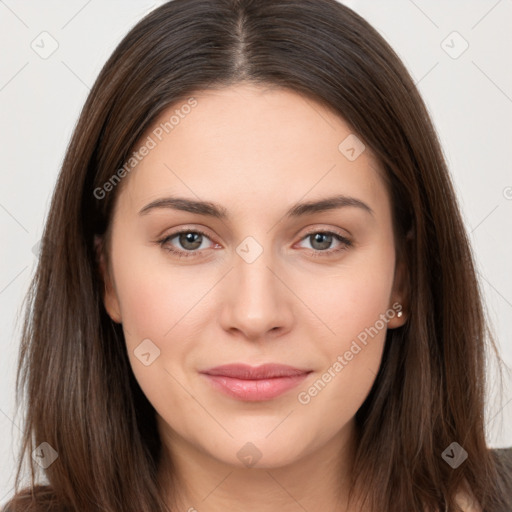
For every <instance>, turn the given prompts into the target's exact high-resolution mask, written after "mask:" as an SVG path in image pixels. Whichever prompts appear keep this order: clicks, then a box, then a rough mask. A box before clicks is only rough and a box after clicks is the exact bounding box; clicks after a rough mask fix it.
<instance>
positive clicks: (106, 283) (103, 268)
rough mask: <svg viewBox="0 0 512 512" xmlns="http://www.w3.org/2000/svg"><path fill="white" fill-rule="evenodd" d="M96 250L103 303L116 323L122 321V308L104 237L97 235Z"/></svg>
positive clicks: (95, 239) (95, 238)
mask: <svg viewBox="0 0 512 512" xmlns="http://www.w3.org/2000/svg"><path fill="white" fill-rule="evenodd" d="M94 252H95V254H96V263H97V266H98V269H99V272H100V276H101V279H102V281H103V304H104V306H105V309H106V311H107V314H108V316H109V317H110V318H111V319H112V320H113V321H114V322H116V323H118V324H120V323H121V308H120V307H119V299H118V297H117V293H116V290H115V287H114V285H113V280H112V277H111V275H110V272H109V268H108V265H107V262H106V257H105V247H104V237H103V236H99V235H95V237H94Z"/></svg>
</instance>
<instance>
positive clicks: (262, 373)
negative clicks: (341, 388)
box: [201, 363, 312, 380]
mask: <svg viewBox="0 0 512 512" xmlns="http://www.w3.org/2000/svg"><path fill="white" fill-rule="evenodd" d="M311 371H312V370H302V369H300V368H294V367H293V366H288V365H283V364H275V363H267V364H263V365H261V366H249V365H247V364H242V363H238V364H225V365H222V366H215V367H214V368H210V369H208V370H203V371H201V373H206V374H207V375H222V376H224V377H232V378H235V379H244V380H257V379H271V378H276V377H293V376H295V375H302V374H304V373H309V372H311Z"/></svg>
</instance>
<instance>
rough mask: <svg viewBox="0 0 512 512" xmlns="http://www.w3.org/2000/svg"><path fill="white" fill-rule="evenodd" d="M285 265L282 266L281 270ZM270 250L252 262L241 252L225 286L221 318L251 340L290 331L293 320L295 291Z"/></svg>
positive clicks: (233, 330) (230, 330) (232, 330)
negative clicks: (293, 291) (271, 255)
mask: <svg viewBox="0 0 512 512" xmlns="http://www.w3.org/2000/svg"><path fill="white" fill-rule="evenodd" d="M279 269H281V270H279ZM284 274H285V272H284V271H283V270H282V268H281V267H280V266H279V265H277V263H276V260H275V259H272V258H271V257H270V251H265V250H264V251H263V252H262V254H261V255H260V256H259V257H258V258H257V259H256V260H255V261H252V262H251V263H249V262H247V261H245V260H244V259H243V258H242V257H239V256H238V255H236V256H235V258H234V268H233V269H232V270H231V272H229V274H228V276H226V279H225V282H224V284H223V289H222V290H221V297H222V299H221V300H222V306H221V312H220V322H221V325H222V327H223V329H225V330H226V331H228V332H232V333H233V332H237V333H239V334H240V335H243V337H245V338H247V339H248V340H251V341H257V340H263V339H266V338H269V337H275V336H277V335H282V334H284V333H285V332H288V331H289V330H290V329H291V327H292V324H293V319H294V314H293V307H294V306H295V307H296V304H295V305H294V303H293V293H292V292H291V291H290V289H289V288H288V287H287V286H286V276H285V275H284Z"/></svg>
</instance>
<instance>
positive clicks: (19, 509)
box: [0, 484, 65, 512]
mask: <svg viewBox="0 0 512 512" xmlns="http://www.w3.org/2000/svg"><path fill="white" fill-rule="evenodd" d="M43 511H44V512H65V508H64V507H63V506H61V505H59V504H58V503H57V500H56V498H55V493H54V491H53V489H52V488H51V486H49V485H42V484H38V485H35V486H34V487H25V488H23V489H21V490H18V491H17V492H16V493H15V494H14V496H12V497H11V499H10V500H9V501H8V502H7V503H4V504H3V505H0V512H43Z"/></svg>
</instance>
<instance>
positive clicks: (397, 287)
mask: <svg viewBox="0 0 512 512" xmlns="http://www.w3.org/2000/svg"><path fill="white" fill-rule="evenodd" d="M389 309H390V310H391V311H394V312H395V315H394V316H393V317H392V318H390V320H389V321H388V329H396V328H397V327H402V325H404V324H405V322H407V319H408V316H409V311H410V309H409V279H408V275H407V268H406V266H405V261H404V259H403V258H400V259H397V263H396V265H395V278H394V282H393V290H392V292H391V298H390V304H389ZM398 315H400V316H398Z"/></svg>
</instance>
